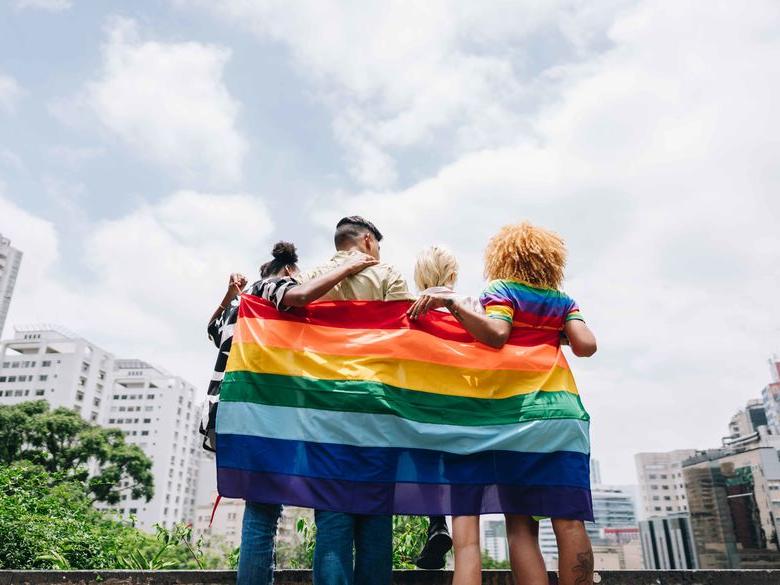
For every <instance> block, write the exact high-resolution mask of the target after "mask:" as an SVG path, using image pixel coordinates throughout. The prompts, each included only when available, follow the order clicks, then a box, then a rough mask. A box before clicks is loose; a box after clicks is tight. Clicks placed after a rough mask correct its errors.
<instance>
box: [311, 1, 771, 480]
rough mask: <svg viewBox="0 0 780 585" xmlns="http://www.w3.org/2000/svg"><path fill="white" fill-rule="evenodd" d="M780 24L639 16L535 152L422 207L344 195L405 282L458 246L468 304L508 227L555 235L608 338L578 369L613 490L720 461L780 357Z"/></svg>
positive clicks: (643, 10)
mask: <svg viewBox="0 0 780 585" xmlns="http://www.w3.org/2000/svg"><path fill="white" fill-rule="evenodd" d="M693 23H695V29H696V34H691V30H692V29H691V27H692V26H694V24H693ZM778 25H780V10H778V9H777V5H776V4H774V3H772V2H767V3H763V4H761V3H754V4H752V5H751V10H750V11H746V10H741V9H736V8H734V7H733V6H730V5H728V4H721V5H713V6H711V10H708V11H706V13H703V12H702V11H701V10H700V5H699V4H697V3H695V2H678V3H675V4H674V7H673V9H672V8H670V7H669V5H668V4H665V3H663V2H641V3H638V4H637V5H636V6H634V7H633V8H632V9H630V10H624V11H621V12H619V13H617V14H616V15H615V16H614V21H613V22H612V23H611V24H610V25H609V28H608V30H607V31H606V32H607V34H608V37H609V42H610V45H611V46H610V47H609V48H608V49H606V50H604V51H602V52H600V53H599V54H594V55H592V56H591V57H589V58H587V59H584V60H582V61H580V62H578V63H576V64H573V65H570V66H567V67H564V68H560V69H559V70H557V71H555V77H556V81H555V86H556V88H557V89H556V91H557V94H556V99H555V100H551V101H550V103H549V104H548V105H546V106H544V107H543V108H541V109H540V111H539V112H538V114H536V115H535V116H533V118H531V119H530V120H529V123H530V125H531V127H530V130H529V132H528V133H525V134H523V135H521V136H519V137H518V140H517V142H516V144H514V145H505V144H502V143H501V142H500V141H499V142H498V143H497V144H496V146H495V147H494V148H482V149H479V150H478V151H476V152H472V153H470V154H467V155H465V156H462V157H460V158H459V159H458V160H457V161H455V162H453V163H451V164H449V165H446V166H445V167H444V168H443V169H441V170H440V171H439V172H438V173H437V175H436V176H434V177H431V178H428V179H426V180H423V181H421V182H419V183H417V184H415V185H413V186H411V187H409V188H408V189H405V190H402V191H392V190H384V191H381V192H376V191H371V192H365V193H361V194H354V195H352V196H345V195H342V196H341V198H340V200H339V202H338V203H337V204H334V205H333V206H332V207H331V208H330V209H327V208H326V209H323V210H321V212H320V214H319V216H318V220H319V221H320V223H321V224H322V225H323V226H324V225H328V226H329V225H330V224H331V223H332V221H333V218H334V217H337V216H338V215H340V214H347V213H350V214H351V213H363V214H365V215H367V216H369V217H371V218H372V219H374V220H375V221H376V222H377V223H378V224H379V225H380V228H381V229H382V230H383V231H384V232H385V233H386V234H387V235H388V241H387V243H386V245H385V247H384V250H385V253H386V255H387V257H388V258H389V259H391V260H393V261H395V262H397V263H398V264H399V265H401V266H405V267H410V266H411V265H412V262H413V258H414V254H415V253H416V251H417V250H419V249H420V248H422V247H423V246H424V245H427V244H429V243H431V242H434V241H441V242H444V243H446V244H449V245H450V246H451V247H452V248H454V249H455V250H456V251H457V252H458V254H459V256H460V257H461V260H462V264H463V272H464V274H463V278H462V285H463V287H464V289H465V290H466V291H468V292H473V291H475V290H476V289H478V287H479V286H480V279H479V274H480V272H481V258H480V256H481V252H482V249H483V247H484V244H485V242H486V240H487V238H488V237H489V235H490V234H491V233H493V232H494V231H495V230H496V229H497V228H498V227H499V226H500V225H502V224H504V223H507V222H510V221H516V220H519V219H524V218H528V219H531V220H533V221H536V222H537V223H541V224H543V225H547V226H549V227H552V228H555V229H556V230H558V231H560V232H561V233H562V234H563V235H564V236H566V238H567V239H568V241H569V244H570V248H571V261H570V269H569V274H570V278H569V281H568V283H567V288H568V289H569V291H570V292H571V293H572V294H573V296H575V297H576V298H577V299H578V300H579V301H580V303H581V305H582V307H583V310H584V311H585V314H586V316H587V317H588V318H589V321H590V323H591V325H592V327H593V328H594V330H595V332H596V334H597V336H598V337H599V339H600V345H601V350H600V353H599V354H597V356H596V357H595V358H593V359H592V360H590V361H587V360H579V361H578V360H576V358H575V362H574V368H575V370H576V372H577V373H578V375H579V381H580V386H581V390H582V393H583V395H584V399H585V402H586V405H587V406H588V407H589V408H590V410H591V412H592V414H593V417H594V425H593V444H594V455H595V456H596V457H601V458H604V459H606V460H608V462H609V463H608V464H607V465H605V467H606V468H607V480H614V481H631V479H632V477H633V468H632V456H633V454H634V453H635V452H637V451H640V450H665V449H674V448H682V447H698V448H704V447H711V446H715V445H717V444H718V443H719V438H720V437H721V436H722V435H725V434H726V424H727V422H728V417H729V416H730V415H731V414H732V413H733V412H734V411H736V409H737V408H739V407H740V406H743V405H744V403H745V401H746V400H747V399H749V398H754V397H757V396H758V395H759V394H760V390H761V388H762V387H763V385H764V384H765V383H766V382H767V381H768V375H767V368H766V367H765V361H764V360H765V358H766V357H767V356H768V355H769V354H770V353H772V352H773V351H777V350H778V349H780V315H778V313H777V311H775V310H774V308H773V306H772V303H773V301H772V299H771V294H769V291H776V290H777V288H778V285H779V284H780V232H778V229H777V225H778V220H780V199H778V197H777V193H778V192H780V175H778V173H777V172H776V169H777V168H780V151H778V149H777V148H776V145H775V142H776V139H775V137H776V136H777V135H778V133H780V116H778V114H777V112H776V109H775V107H774V97H775V96H777V95H780V81H779V80H780V77H778V76H776V75H768V72H769V71H777V64H778V63H780V35H778V33H777V30H780V28H778ZM529 135H530V136H533V137H534V139H533V140H529V139H528V136H529ZM323 243H324V242H323ZM640 413H641V414H640ZM629 428H630V431H629Z"/></svg>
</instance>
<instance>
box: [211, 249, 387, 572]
mask: <svg viewBox="0 0 780 585" xmlns="http://www.w3.org/2000/svg"><path fill="white" fill-rule="evenodd" d="M271 254H272V256H273V259H272V260H270V261H269V262H266V263H265V264H263V265H262V266H261V267H260V280H258V281H257V282H255V283H253V284H252V285H251V286H249V287H247V279H246V277H244V276H243V275H242V274H238V273H234V274H231V275H230V280H229V283H228V290H227V292H226V293H225V296H224V297H223V299H222V302H221V303H220V304H219V307H218V308H217V309H216V310H215V311H214V314H213V315H212V316H211V319H210V320H209V324H208V334H209V338H210V339H211V341H212V342H214V345H216V346H217V348H218V349H219V355H218V356H217V362H216V364H215V366H214V373H213V375H212V378H211V382H210V383H209V390H208V402H207V405H206V408H205V409H204V416H203V420H202V421H201V425H200V432H201V434H202V435H204V439H203V448H204V449H206V450H208V451H214V450H215V446H216V445H215V440H216V434H215V423H216V414H217V408H218V404H219V403H218V401H219V392H220V389H221V386H222V379H223V378H224V376H225V368H226V366H227V360H228V356H229V354H230V348H231V346H232V343H233V329H234V327H235V324H236V321H237V319H238V305H239V302H240V296H239V295H240V294H241V292H242V291H243V292H244V293H247V294H251V295H254V296H258V297H261V298H263V299H265V300H267V301H270V302H271V303H273V304H274V305H275V306H276V308H277V309H279V310H280V311H286V310H287V309H289V308H290V307H304V306H306V305H308V304H309V303H311V302H312V301H316V300H317V299H318V298H320V297H321V296H323V295H324V294H326V293H327V292H328V291H329V290H330V289H332V288H333V287H334V286H335V285H337V284H338V283H340V282H341V281H342V280H344V279H345V278H347V277H348V276H352V275H353V274H357V273H358V272H360V271H361V270H363V269H364V268H368V267H369V266H374V265H375V264H377V260H375V259H374V258H372V257H371V256H369V255H368V254H360V255H354V256H353V257H351V258H350V259H349V261H347V262H345V263H344V264H341V265H340V266H338V267H336V268H334V269H333V270H331V271H329V272H326V273H325V274H322V275H320V276H317V277H315V278H312V279H311V280H309V281H308V282H306V283H304V284H300V283H299V282H298V280H297V277H298V275H299V273H300V271H299V270H298V254H297V252H296V250H295V245H294V244H291V243H290V242H278V243H277V244H276V245H275V246H274V248H273V251H272V252H271ZM280 514H281V506H279V505H277V504H265V503H261V502H247V503H246V508H245V511H244V521H243V527H242V531H241V556H240V557H239V564H238V581H237V584H238V585H244V584H249V583H251V584H253V585H258V584H263V585H264V584H267V583H272V582H273V558H274V536H275V534H276V526H277V523H278V521H279V516H280Z"/></svg>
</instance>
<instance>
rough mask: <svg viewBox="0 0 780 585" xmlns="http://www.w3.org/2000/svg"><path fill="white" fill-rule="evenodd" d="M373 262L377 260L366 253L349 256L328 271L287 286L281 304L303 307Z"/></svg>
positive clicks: (375, 262)
mask: <svg viewBox="0 0 780 585" xmlns="http://www.w3.org/2000/svg"><path fill="white" fill-rule="evenodd" d="M374 264H377V260H375V259H374V258H372V257H371V256H369V255H368V254H360V255H355V256H354V257H350V258H349V260H347V261H346V262H344V263H343V264H342V265H340V266H338V267H336V268H334V269H333V270H331V271H330V272H326V273H325V274H322V275H320V276H317V277H315V278H312V279H311V280H309V281H308V282H305V283H303V284H301V285H298V286H294V287H291V288H289V289H288V290H287V292H286V293H284V297H283V298H282V304H284V305H285V306H287V307H305V306H306V305H308V304H309V303H311V302H314V301H316V300H317V299H318V298H320V297H321V296H322V295H324V294H325V293H327V292H328V291H329V290H330V289H332V288H333V287H334V286H336V285H337V284H338V283H340V282H341V281H342V280H344V279H345V278H347V277H348V276H352V275H353V274H357V273H358V272H360V271H361V270H363V269H365V268H368V267H369V266H373V265H374Z"/></svg>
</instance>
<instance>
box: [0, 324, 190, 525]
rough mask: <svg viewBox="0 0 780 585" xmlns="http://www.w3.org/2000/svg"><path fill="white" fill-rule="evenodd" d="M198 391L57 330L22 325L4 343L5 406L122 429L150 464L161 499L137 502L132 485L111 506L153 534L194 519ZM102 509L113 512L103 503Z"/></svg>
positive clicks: (0, 386) (0, 354) (1, 386)
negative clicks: (40, 407)
mask: <svg viewBox="0 0 780 585" xmlns="http://www.w3.org/2000/svg"><path fill="white" fill-rule="evenodd" d="M197 394H198V393H197V391H196V389H195V387H194V386H193V385H191V384H189V383H187V382H186V381H185V380H183V379H182V378H180V377H178V376H174V375H171V374H169V373H168V372H165V371H164V370H161V369H159V368H156V367H154V366H152V365H150V364H148V363H146V362H143V361H141V360H135V359H117V358H115V357H114V356H113V355H112V354H110V353H109V352H107V351H105V350H104V349H102V348H100V347H98V346H97V345H95V344H94V343H92V342H90V341H88V340H86V339H84V338H83V337H81V336H79V335H77V334H75V333H72V332H70V331H68V330H66V329H64V328H62V327H60V326H57V325H31V326H22V327H16V328H15V332H14V336H13V338H11V339H7V340H4V341H1V342H0V404H17V403H19V402H24V401H28V400H36V399H45V400H46V401H48V402H49V404H50V405H51V407H52V408H59V407H63V408H69V409H73V410H75V411H76V412H78V413H79V414H80V415H81V417H82V418H83V419H84V420H86V421H89V422H92V423H96V424H99V425H101V426H104V427H111V428H117V429H121V430H122V432H123V433H124V435H125V440H126V442H127V443H129V444H133V445H138V446H139V447H140V448H141V449H142V450H143V451H144V452H145V453H146V454H147V455H148V456H149V458H150V459H151V460H152V464H153V474H154V489H155V495H154V498H153V499H152V500H151V501H150V502H145V501H143V500H134V499H132V498H131V496H130V493H129V491H130V485H129V482H128V481H127V480H123V481H122V482H121V487H122V488H127V493H126V494H123V496H122V501H121V502H120V503H119V504H117V505H115V506H110V508H111V509H116V510H117V511H118V512H119V513H120V514H121V515H123V516H125V517H128V516H130V515H134V516H136V518H137V525H138V526H139V527H140V528H142V529H144V530H149V531H151V530H153V527H154V524H155V523H158V522H159V523H161V524H163V525H166V526H170V525H172V524H174V523H175V522H180V521H186V522H190V521H192V518H193V516H194V513H195V504H196V491H197V483H198V457H199V453H200V451H201V449H200V445H199V443H198V437H199V435H198V432H197V429H198V422H199V415H200V404H199V402H198V399H197ZM102 508H103V509H107V508H109V506H107V505H105V504H104V505H102Z"/></svg>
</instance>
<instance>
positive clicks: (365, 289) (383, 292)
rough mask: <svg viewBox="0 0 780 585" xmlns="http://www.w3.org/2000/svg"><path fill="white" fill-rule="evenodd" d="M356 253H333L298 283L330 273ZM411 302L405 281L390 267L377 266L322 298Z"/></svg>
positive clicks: (327, 299) (351, 278) (354, 277)
mask: <svg viewBox="0 0 780 585" xmlns="http://www.w3.org/2000/svg"><path fill="white" fill-rule="evenodd" d="M358 253H359V252H355V251H343V250H340V251H338V252H336V255H335V256H333V258H331V259H330V260H329V261H328V262H325V263H324V264H322V265H320V266H317V267H316V268H314V269H313V270H309V271H308V272H306V273H304V274H301V276H300V280H301V281H302V282H306V281H307V280H311V279H312V278H315V277H317V276H320V275H322V274H325V273H326V272H330V271H331V270H333V269H334V268H336V267H337V266H340V265H341V264H343V263H344V262H345V261H346V260H347V259H348V258H349V257H350V256H351V255H353V254H358ZM411 299H414V296H413V295H412V294H411V293H410V292H409V287H408V286H407V285H406V280H404V277H403V276H401V273H400V272H398V270H396V269H395V268H393V267H392V266H390V265H389V264H384V263H381V262H380V263H379V264H376V265H374V266H369V267H368V268H366V269H365V270H363V271H361V272H358V273H357V274H353V275H352V276H348V277H347V278H345V279H344V280H342V281H341V282H340V283H339V284H337V285H336V286H334V287H333V288H332V289H330V291H328V293H327V294H325V295H324V296H323V297H321V300H323V301H403V300H411Z"/></svg>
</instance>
